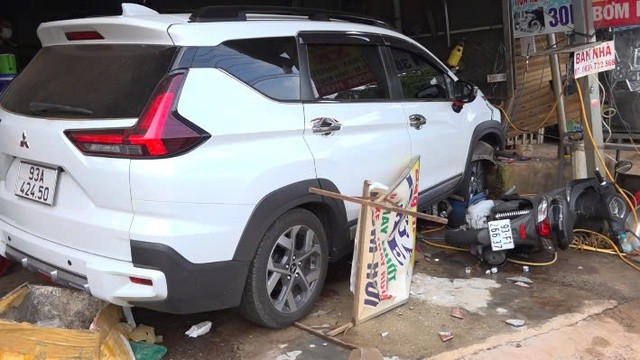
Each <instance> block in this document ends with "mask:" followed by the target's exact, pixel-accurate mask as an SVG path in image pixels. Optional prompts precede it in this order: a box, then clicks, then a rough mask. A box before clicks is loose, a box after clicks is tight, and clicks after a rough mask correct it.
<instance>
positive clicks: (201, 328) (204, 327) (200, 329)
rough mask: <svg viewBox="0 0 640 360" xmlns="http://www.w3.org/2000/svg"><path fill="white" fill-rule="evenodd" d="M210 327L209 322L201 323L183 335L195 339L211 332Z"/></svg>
mask: <svg viewBox="0 0 640 360" xmlns="http://www.w3.org/2000/svg"><path fill="white" fill-rule="evenodd" d="M211 325H212V323H211V321H203V322H201V323H198V324H195V325H193V326H192V327H191V328H189V330H187V331H186V332H185V333H184V334H185V335H187V336H189V337H192V338H195V337H198V336H201V335H204V334H206V333H208V332H209V331H210V330H211Z"/></svg>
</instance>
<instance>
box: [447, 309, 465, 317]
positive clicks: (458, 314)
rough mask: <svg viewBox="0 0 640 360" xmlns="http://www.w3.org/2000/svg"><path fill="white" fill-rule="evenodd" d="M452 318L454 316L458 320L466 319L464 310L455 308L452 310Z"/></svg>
mask: <svg viewBox="0 0 640 360" xmlns="http://www.w3.org/2000/svg"><path fill="white" fill-rule="evenodd" d="M450 315H451V316H453V317H454V318H456V319H464V313H463V312H462V309H460V308H457V307H456V308H453V309H451V314H450Z"/></svg>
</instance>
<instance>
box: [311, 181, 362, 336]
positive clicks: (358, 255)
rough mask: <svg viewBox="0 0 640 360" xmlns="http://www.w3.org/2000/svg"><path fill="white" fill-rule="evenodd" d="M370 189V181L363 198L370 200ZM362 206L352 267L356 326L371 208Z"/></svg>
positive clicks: (353, 314)
mask: <svg viewBox="0 0 640 360" xmlns="http://www.w3.org/2000/svg"><path fill="white" fill-rule="evenodd" d="M370 187H371V182H370V181H368V180H367V181H365V182H364V184H363V185H362V197H363V198H368V197H370V196H371V192H370V191H369V189H370ZM316 190H319V189H316ZM309 191H311V189H309ZM311 192H313V191H311ZM327 192H328V191H327ZM331 195H335V193H333V192H332V193H331ZM326 196H329V194H327V195H326ZM358 200H359V201H367V202H370V200H364V199H358ZM361 205H362V206H361V207H360V216H359V221H358V231H357V232H356V238H355V241H356V245H357V246H355V247H354V251H355V254H356V262H355V264H352V266H356V276H355V277H356V279H355V285H354V287H353V289H354V291H353V297H354V298H353V311H352V312H351V315H352V322H353V324H354V325H357V324H358V319H359V318H360V306H359V305H360V303H361V302H362V299H361V296H360V295H361V293H360V289H361V288H362V287H363V286H364V281H365V274H364V271H362V262H363V261H364V259H363V252H362V247H363V246H366V245H367V244H366V243H365V232H366V228H367V224H366V221H365V219H366V218H367V214H368V213H369V206H368V205H365V204H361Z"/></svg>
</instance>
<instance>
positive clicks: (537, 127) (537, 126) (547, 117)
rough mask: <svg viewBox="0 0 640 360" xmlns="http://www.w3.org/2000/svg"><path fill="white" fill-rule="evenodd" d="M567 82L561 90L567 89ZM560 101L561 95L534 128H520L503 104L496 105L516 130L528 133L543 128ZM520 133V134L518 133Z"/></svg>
mask: <svg viewBox="0 0 640 360" xmlns="http://www.w3.org/2000/svg"><path fill="white" fill-rule="evenodd" d="M567 83H568V82H567V81H565V82H564V83H563V85H562V90H561V91H562V92H564V91H565V88H566V87H567ZM559 102H560V96H558V98H557V99H556V102H555V103H554V104H553V106H552V107H551V110H550V111H549V113H548V114H547V116H545V117H544V119H543V120H542V122H540V123H539V124H538V125H536V126H534V127H535V128H534V129H520V128H518V127H517V126H516V125H515V124H514V123H513V122H512V121H511V118H510V117H509V115H508V114H507V112H506V111H505V109H504V108H502V106H500V105H496V107H497V108H498V109H499V110H500V111H502V113H503V114H504V116H505V118H506V120H507V122H508V123H509V125H510V126H511V128H513V129H514V130H516V131H519V132H520V133H521V134H526V133H530V132H533V131H536V130H538V129H540V128H542V127H543V126H544V125H545V124H546V123H547V120H549V118H550V117H551V114H553V112H554V111H555V110H556V107H557V106H558V103H559ZM518 135H520V134H518Z"/></svg>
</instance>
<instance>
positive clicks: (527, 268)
mask: <svg viewBox="0 0 640 360" xmlns="http://www.w3.org/2000/svg"><path fill="white" fill-rule="evenodd" d="M522 272H524V273H528V272H529V267H528V266H527V265H524V266H523V267H522Z"/></svg>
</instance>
